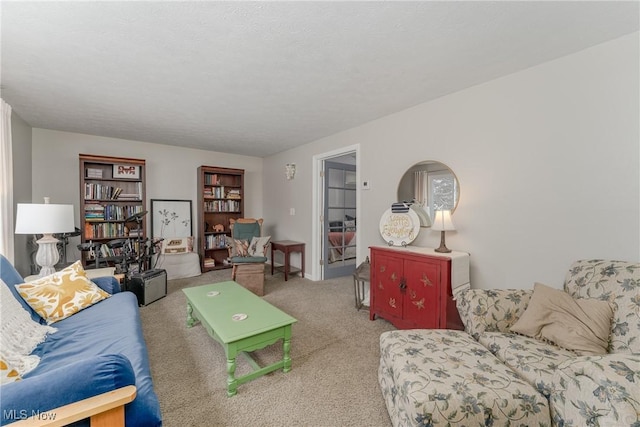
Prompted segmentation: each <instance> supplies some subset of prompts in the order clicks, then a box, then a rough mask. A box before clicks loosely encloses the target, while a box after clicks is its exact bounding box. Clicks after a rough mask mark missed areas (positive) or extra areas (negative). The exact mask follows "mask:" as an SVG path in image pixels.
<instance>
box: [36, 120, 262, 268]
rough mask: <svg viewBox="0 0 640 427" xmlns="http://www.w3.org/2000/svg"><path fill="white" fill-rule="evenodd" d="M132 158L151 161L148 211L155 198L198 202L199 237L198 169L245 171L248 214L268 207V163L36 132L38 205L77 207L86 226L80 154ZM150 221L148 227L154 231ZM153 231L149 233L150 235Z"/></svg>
mask: <svg viewBox="0 0 640 427" xmlns="http://www.w3.org/2000/svg"><path fill="white" fill-rule="evenodd" d="M80 153H83V154H98V155H104V156H118V157H131V158H137V159H145V160H146V189H147V208H149V207H150V202H149V200H150V199H179V200H192V206H193V212H192V219H193V224H194V229H193V231H194V234H195V235H197V233H198V228H197V220H196V218H197V210H196V209H197V191H196V189H197V188H196V187H197V168H198V166H201V165H207V166H223V167H229V168H238V169H244V170H245V215H246V216H249V217H261V216H262V205H263V193H262V159H261V158H258V157H249V156H239V155H235V154H225V153H218V152H212V151H203V150H195V149H189V148H181V147H172V146H168V145H160V144H152V143H147V142H139V141H129V140H123V139H114V138H104V137H98V136H92V135H83V134H77V133H69V132H58V131H51V130H45V129H37V128H36V129H33V196H32V197H33V202H40V203H42V202H41V201H42V200H43V199H42V198H43V197H44V196H50V197H51V203H71V204H73V205H74V206H75V207H76V211H75V212H76V215H77V217H76V218H75V221H76V225H78V226H79V225H80V217H79V204H80V185H79V160H78V154H80ZM150 223H151V221H150V217H147V228H149V227H150ZM147 231H149V230H147ZM71 243H72V244H70V245H69V249H71V248H72V247H73V250H74V251H75V252H70V255H69V259H74V258H73V256H74V255H75V259H78V257H79V254H78V252H77V249H76V245H77V243H79V238H76V239H75V240H72V242H71Z"/></svg>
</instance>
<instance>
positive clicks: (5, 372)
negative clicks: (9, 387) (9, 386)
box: [0, 356, 21, 384]
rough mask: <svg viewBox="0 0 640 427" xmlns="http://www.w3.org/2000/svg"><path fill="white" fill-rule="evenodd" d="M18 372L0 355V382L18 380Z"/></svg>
mask: <svg viewBox="0 0 640 427" xmlns="http://www.w3.org/2000/svg"><path fill="white" fill-rule="evenodd" d="M20 379H21V378H20V374H19V373H18V371H16V370H15V369H13V367H12V366H11V364H10V363H9V362H7V361H6V360H4V356H3V357H0V384H6V383H12V382H14V381H18V380H20Z"/></svg>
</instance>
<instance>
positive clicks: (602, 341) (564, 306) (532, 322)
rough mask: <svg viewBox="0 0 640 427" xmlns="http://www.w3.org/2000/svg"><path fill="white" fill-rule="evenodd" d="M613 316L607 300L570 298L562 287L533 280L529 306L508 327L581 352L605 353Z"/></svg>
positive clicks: (584, 353) (589, 353)
mask: <svg viewBox="0 0 640 427" xmlns="http://www.w3.org/2000/svg"><path fill="white" fill-rule="evenodd" d="M612 318H613V310H612V309H611V306H610V305H609V303H608V302H606V301H601V300H596V299H586V298H583V299H573V298H572V297H571V296H570V295H569V294H567V293H566V292H564V291H561V290H559V289H553V288H550V287H549V286H545V285H543V284H541V283H536V284H535V286H534V289H533V295H532V296H531V301H529V306H528V307H527V309H526V310H525V312H524V313H523V314H522V316H521V317H520V319H518V321H517V322H516V323H515V324H514V325H513V326H512V327H511V331H512V332H517V333H519V334H522V335H526V336H528V337H532V338H536V339H544V340H547V341H550V342H552V343H554V344H556V345H558V346H559V347H563V348H566V349H568V350H574V351H576V352H577V353H578V354H580V355H592V354H605V353H606V352H607V346H608V344H609V343H608V340H609V333H610V331H611V320H612Z"/></svg>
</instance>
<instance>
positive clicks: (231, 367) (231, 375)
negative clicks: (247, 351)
mask: <svg viewBox="0 0 640 427" xmlns="http://www.w3.org/2000/svg"><path fill="white" fill-rule="evenodd" d="M226 350H227V351H226V353H227V396H228V397H231V396H235V395H236V393H237V392H238V380H237V379H236V375H235V374H236V356H237V354H235V352H234V351H231V350H230V349H229V348H227V349H226ZM230 353H231V354H230Z"/></svg>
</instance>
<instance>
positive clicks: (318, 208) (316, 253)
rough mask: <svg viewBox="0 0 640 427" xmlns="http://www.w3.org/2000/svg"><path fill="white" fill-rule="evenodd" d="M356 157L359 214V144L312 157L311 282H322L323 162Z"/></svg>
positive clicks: (358, 210)
mask: <svg viewBox="0 0 640 427" xmlns="http://www.w3.org/2000/svg"><path fill="white" fill-rule="evenodd" d="M352 153H354V154H355V155H356V212H358V213H359V212H360V144H354V145H348V146H346V147H342V148H338V149H336V150H332V151H328V152H326V153H322V154H316V155H314V156H313V160H312V161H313V193H312V196H311V197H312V206H311V215H312V217H311V233H312V234H311V277H310V279H311V280H323V268H322V266H321V265H320V259H322V225H321V222H320V218H321V217H322V215H323V213H324V212H323V208H324V200H323V198H324V185H323V182H324V180H323V179H322V177H321V176H320V172H321V171H322V170H323V166H324V161H325V160H330V159H332V158H334V157H340V156H344V155H345V154H352ZM360 239H361V236H360V233H356V248H358V249H357V250H358V252H359V251H360Z"/></svg>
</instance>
